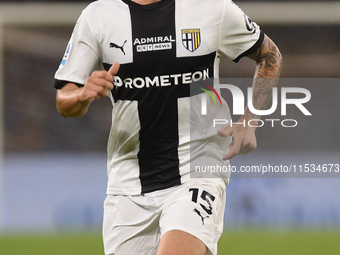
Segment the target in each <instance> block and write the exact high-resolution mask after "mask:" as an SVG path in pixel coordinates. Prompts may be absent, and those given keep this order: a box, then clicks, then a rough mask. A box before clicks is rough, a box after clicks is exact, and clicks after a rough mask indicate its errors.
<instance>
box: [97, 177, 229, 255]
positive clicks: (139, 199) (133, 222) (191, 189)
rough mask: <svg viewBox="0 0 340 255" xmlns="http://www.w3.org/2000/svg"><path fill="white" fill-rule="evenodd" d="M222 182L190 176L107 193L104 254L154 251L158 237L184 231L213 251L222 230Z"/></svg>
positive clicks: (150, 254)
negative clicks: (133, 192)
mask: <svg viewBox="0 0 340 255" xmlns="http://www.w3.org/2000/svg"><path fill="white" fill-rule="evenodd" d="M225 200H226V195H225V183H224V182H223V181H222V180H221V179H213V178H212V179H190V180H189V181H188V182H186V183H184V184H182V185H180V186H176V187H172V188H169V189H165V190H160V191H155V192H151V193H146V194H144V195H137V196H121V195H108V196H107V198H106V199H105V202H104V223H103V239H104V249H105V254H107V255H109V254H114V255H126V254H129V255H155V254H156V252H157V247H158V244H159V241H160V239H161V237H162V236H163V235H164V233H166V232H168V231H171V230H181V231H185V232H187V233H189V234H191V235H193V236H195V237H197V238H198V239H200V240H201V241H202V242H203V243H204V244H205V245H206V246H207V248H208V249H207V253H206V254H207V255H208V254H209V255H216V254H217V241H218V239H219V238H220V236H221V234H222V231H223V216H224V208H225Z"/></svg>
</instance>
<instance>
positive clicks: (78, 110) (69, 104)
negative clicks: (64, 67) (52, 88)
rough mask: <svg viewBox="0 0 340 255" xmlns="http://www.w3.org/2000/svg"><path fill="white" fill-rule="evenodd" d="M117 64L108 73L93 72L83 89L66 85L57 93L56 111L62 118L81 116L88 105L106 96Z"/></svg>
mask: <svg viewBox="0 0 340 255" xmlns="http://www.w3.org/2000/svg"><path fill="white" fill-rule="evenodd" d="M118 69H119V64H118V63H115V64H113V65H112V66H111V68H110V70H109V71H95V72H93V73H92V75H91V76H90V77H89V78H88V79H87V82H86V84H85V86H84V87H78V86H77V85H75V84H74V83H68V84H66V85H65V86H64V87H62V88H61V89H59V90H58V91H57V98H56V103H57V109H58V111H59V113H60V114H61V115H62V116H64V117H81V116H83V115H84V114H85V113H86V112H87V110H88V108H89V106H90V104H91V103H92V102H93V101H94V100H95V99H99V98H101V97H107V96H108V90H112V89H113V76H114V75H116V74H117V72H118Z"/></svg>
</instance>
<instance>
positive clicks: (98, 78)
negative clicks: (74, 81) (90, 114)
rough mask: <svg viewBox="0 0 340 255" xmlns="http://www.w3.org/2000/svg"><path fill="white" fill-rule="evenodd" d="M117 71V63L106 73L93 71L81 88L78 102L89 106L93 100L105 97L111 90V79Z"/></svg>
mask: <svg viewBox="0 0 340 255" xmlns="http://www.w3.org/2000/svg"><path fill="white" fill-rule="evenodd" d="M118 70H119V63H117V62H116V63H114V64H113V65H112V66H111V68H110V69H109V70H108V71H94V72H93V73H92V75H91V76H90V77H89V78H88V79H87V82H86V84H85V86H84V87H83V89H82V91H81V93H80V98H79V102H82V103H85V104H89V103H91V102H92V101H93V100H95V99H99V98H101V97H107V96H108V95H109V91H111V90H112V89H113V77H114V76H115V75H116V74H117V72H118Z"/></svg>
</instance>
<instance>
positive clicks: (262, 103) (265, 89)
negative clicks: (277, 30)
mask: <svg viewBox="0 0 340 255" xmlns="http://www.w3.org/2000/svg"><path fill="white" fill-rule="evenodd" d="M248 57H249V58H250V59H252V60H254V61H255V62H256V70H255V75H254V81H253V106H254V108H255V109H257V110H263V109H265V108H266V106H267V104H268V102H269V100H270V98H271V95H272V88H273V87H275V86H276V83H277V79H278V78H279V76H280V71H281V67H282V56H281V53H280V51H279V49H278V48H277V46H276V45H275V44H274V43H273V41H272V40H271V39H270V38H269V37H267V36H266V35H265V37H264V40H263V42H262V45H261V46H260V48H259V49H258V50H257V51H256V52H255V53H253V54H251V55H249V56H248ZM259 118H260V116H257V115H255V114H253V113H252V112H250V110H249V109H248V107H247V108H246V110H245V113H244V115H243V116H242V117H241V118H240V119H239V121H238V122H239V123H245V125H243V124H237V125H234V126H232V127H231V126H228V127H226V128H225V129H224V130H218V131H217V133H218V134H219V135H220V136H222V137H226V136H232V137H233V142H232V143H231V145H230V152H229V153H228V154H227V155H225V156H224V157H223V160H228V159H231V158H232V157H234V156H236V155H238V154H247V153H249V152H252V151H253V150H255V149H256V146H257V143H256V136H255V130H256V127H250V126H249V125H248V121H249V120H252V119H259ZM252 125H253V126H256V123H254V122H252Z"/></svg>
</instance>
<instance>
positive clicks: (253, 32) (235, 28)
mask: <svg viewBox="0 0 340 255" xmlns="http://www.w3.org/2000/svg"><path fill="white" fill-rule="evenodd" d="M220 33H221V35H220V42H219V51H220V52H221V53H222V54H223V55H226V56H227V57H229V58H230V59H231V60H233V61H235V62H238V61H239V59H240V58H241V57H243V56H246V55H250V54H252V53H253V52H255V51H256V50H257V49H258V48H259V47H260V46H261V44H262V41H263V38H264V34H263V33H262V32H261V30H260V27H259V26H258V25H257V24H256V23H255V22H253V21H252V20H251V19H250V18H249V17H248V16H247V15H246V14H245V13H244V12H243V11H242V10H241V9H240V8H239V7H238V6H237V5H236V4H235V3H234V2H233V1H231V0H226V1H225V5H224V14H223V17H222V23H221V32H220Z"/></svg>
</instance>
